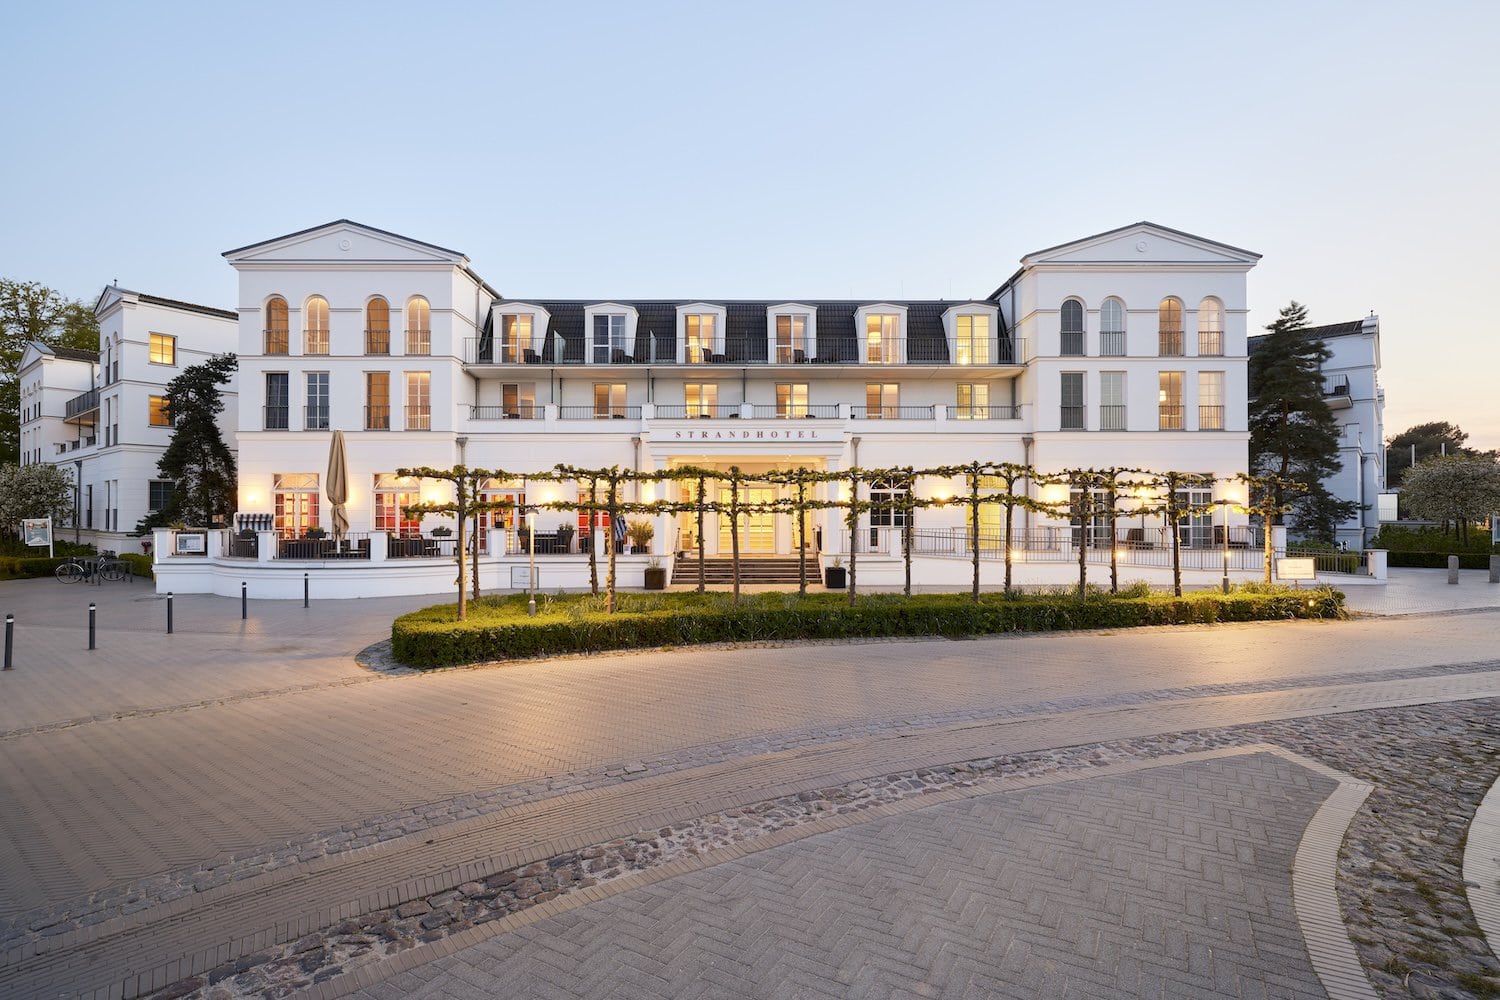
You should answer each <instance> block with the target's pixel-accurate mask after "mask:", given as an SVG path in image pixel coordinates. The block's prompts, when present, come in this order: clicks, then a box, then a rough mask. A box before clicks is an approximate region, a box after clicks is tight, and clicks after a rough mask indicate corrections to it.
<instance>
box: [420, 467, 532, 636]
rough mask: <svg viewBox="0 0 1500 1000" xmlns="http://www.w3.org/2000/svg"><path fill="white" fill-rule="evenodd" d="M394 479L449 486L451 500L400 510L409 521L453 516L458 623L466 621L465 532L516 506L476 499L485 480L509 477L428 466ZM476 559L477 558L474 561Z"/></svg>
mask: <svg viewBox="0 0 1500 1000" xmlns="http://www.w3.org/2000/svg"><path fill="white" fill-rule="evenodd" d="M396 475H398V476H406V477H410V478H413V479H436V480H440V481H442V482H445V483H448V484H449V486H450V487H451V488H452V493H451V496H452V499H451V500H441V501H430V502H423V503H414V504H410V505H408V506H406V507H403V508H402V510H403V511H404V512H405V514H406V516H408V517H421V516H422V515H424V514H449V515H452V517H453V519H454V522H455V523H456V525H457V527H458V538H457V545H456V546H455V549H456V554H457V562H458V579H457V581H456V582H457V584H458V620H459V621H466V620H468V617H469V604H468V581H467V579H466V577H467V575H468V574H467V572H466V570H467V567H468V544H467V537H468V529H469V522H470V520H471V519H472V518H475V517H477V516H478V515H479V514H480V513H482V512H484V511H489V510H506V509H509V508H511V507H513V506H515V504H514V502H513V501H511V500H509V499H501V500H485V501H482V500H480V499H479V495H480V492H481V490H482V488H483V485H484V482H485V481H486V480H488V479H509V478H511V477H512V473H508V472H503V471H498V470H487V469H471V468H469V467H468V466H466V465H455V466H453V468H451V469H435V468H432V467H430V466H419V467H416V468H406V469H397V470H396ZM476 558H477V557H476Z"/></svg>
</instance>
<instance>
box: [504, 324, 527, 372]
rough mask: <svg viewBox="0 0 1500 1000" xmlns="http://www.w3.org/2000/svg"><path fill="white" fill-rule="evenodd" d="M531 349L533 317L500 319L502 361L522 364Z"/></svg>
mask: <svg viewBox="0 0 1500 1000" xmlns="http://www.w3.org/2000/svg"><path fill="white" fill-rule="evenodd" d="M531 349H532V348H531V317H530V316H520V315H517V316H511V315H506V316H501V317H500V359H501V360H502V361H505V362H507V363H509V364H521V363H522V362H524V361H525V360H526V353H527V352H528V351H530V350H531Z"/></svg>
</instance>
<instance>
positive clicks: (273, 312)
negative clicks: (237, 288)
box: [105, 295, 291, 368]
mask: <svg viewBox="0 0 1500 1000" xmlns="http://www.w3.org/2000/svg"><path fill="white" fill-rule="evenodd" d="M290 344H291V320H290V319H289V318H288V314H287V305H286V299H284V298H282V297H281V296H280V295H273V296H271V298H270V300H269V301H268V302H267V303H266V353H267V354H286V353H288V351H289V350H290ZM105 367H106V368H107V367H108V363H106V365H105Z"/></svg>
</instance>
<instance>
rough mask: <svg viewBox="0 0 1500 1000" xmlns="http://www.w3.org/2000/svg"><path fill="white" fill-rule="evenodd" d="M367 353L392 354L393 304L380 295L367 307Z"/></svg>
mask: <svg viewBox="0 0 1500 1000" xmlns="http://www.w3.org/2000/svg"><path fill="white" fill-rule="evenodd" d="M365 353H366V354H389V353H391V304H390V303H389V302H387V301H386V300H385V299H383V298H381V297H380V296H379V295H377V296H375V297H374V298H373V299H371V300H370V301H369V303H368V304H367V305H366V306H365Z"/></svg>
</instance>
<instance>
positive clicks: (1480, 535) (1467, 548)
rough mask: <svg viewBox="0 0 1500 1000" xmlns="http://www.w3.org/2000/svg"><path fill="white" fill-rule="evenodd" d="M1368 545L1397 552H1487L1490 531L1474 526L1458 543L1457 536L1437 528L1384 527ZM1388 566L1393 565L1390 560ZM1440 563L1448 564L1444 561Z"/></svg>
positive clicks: (1488, 550) (1489, 547)
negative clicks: (1465, 540)
mask: <svg viewBox="0 0 1500 1000" xmlns="http://www.w3.org/2000/svg"><path fill="white" fill-rule="evenodd" d="M1370 548H1372V549H1385V550H1386V551H1388V552H1391V553H1392V554H1394V553H1397V552H1425V553H1442V554H1445V555H1446V554H1448V553H1453V554H1454V555H1457V554H1460V553H1463V552H1477V553H1481V554H1485V555H1487V554H1489V552H1490V549H1491V546H1490V533H1489V532H1488V531H1485V530H1484V529H1483V528H1475V529H1473V530H1471V531H1470V532H1469V544H1468V545H1460V544H1459V541H1458V539H1457V538H1454V537H1453V535H1452V534H1451V533H1449V532H1445V531H1440V530H1438V529H1437V528H1419V529H1416V530H1413V529H1411V528H1396V527H1390V526H1387V527H1384V528H1382V529H1380V534H1378V535H1376V536H1375V537H1374V538H1372V539H1371V540H1370ZM1391 565H1393V566H1394V565H1396V564H1395V563H1392V564H1391ZM1443 565H1445V566H1446V565H1447V563H1444V564H1443Z"/></svg>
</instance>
